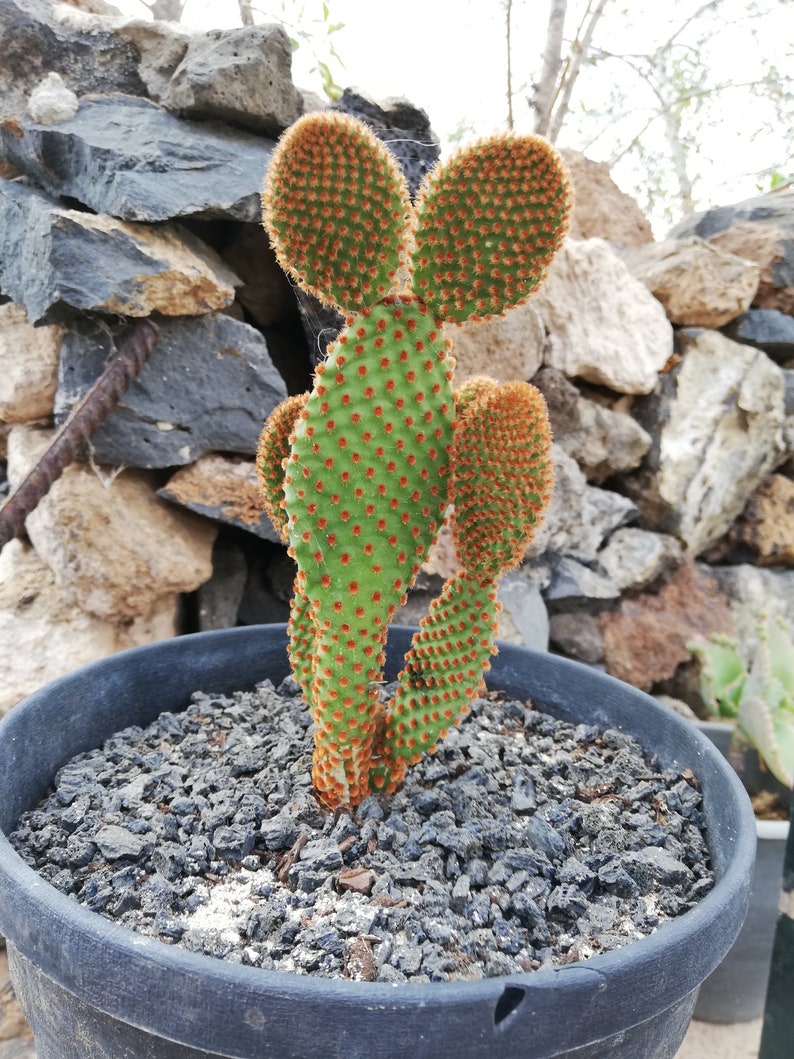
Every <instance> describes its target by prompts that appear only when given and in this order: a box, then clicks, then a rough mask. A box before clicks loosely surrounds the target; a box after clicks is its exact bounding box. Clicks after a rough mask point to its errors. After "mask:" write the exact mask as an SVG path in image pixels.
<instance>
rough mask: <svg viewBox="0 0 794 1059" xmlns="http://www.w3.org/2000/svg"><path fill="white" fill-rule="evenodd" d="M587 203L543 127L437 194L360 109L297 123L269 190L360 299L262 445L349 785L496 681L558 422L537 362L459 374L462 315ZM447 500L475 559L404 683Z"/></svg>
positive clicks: (314, 258)
mask: <svg viewBox="0 0 794 1059" xmlns="http://www.w3.org/2000/svg"><path fill="white" fill-rule="evenodd" d="M569 211H570V193H569V188H568V182H567V179H566V176H565V173H564V170H563V168H562V165H561V163H560V161H559V158H558V157H557V155H556V153H555V152H554V151H553V149H552V148H551V147H550V146H549V145H548V144H547V143H545V141H543V140H541V139H539V138H537V137H532V136H530V137H519V136H513V135H497V136H493V137H490V138H488V139H486V140H484V141H481V142H480V143H478V144H474V145H473V146H471V147H469V148H464V149H463V150H460V151H458V152H457V153H456V154H455V155H454V156H453V157H452V158H451V159H450V160H449V162H447V163H445V164H444V165H442V166H439V167H438V168H437V169H436V170H434V171H433V173H432V174H430V177H429V178H428V180H427V181H426V184H425V185H424V186H423V188H422V189H421V190H420V193H419V197H418V200H417V204H416V207H412V206H411V204H410V202H409V199H408V194H407V190H406V186H405V181H404V180H403V178H402V175H401V173H400V171H399V169H398V167H397V165H396V163H395V161H394V159H393V157H392V155H391V153H390V152H389V151H388V149H387V148H386V147H385V146H384V145H383V144H382V143H381V142H380V141H379V140H378V139H377V138H376V137H375V135H374V134H373V133H371V132H370V131H369V129H368V128H367V127H366V126H365V125H364V124H362V123H361V122H359V121H357V120H356V119H353V118H349V117H347V116H345V115H340V114H336V113H331V112H323V113H320V114H312V115H309V116H307V117H305V118H302V119H300V120H299V121H298V122H297V123H296V124H295V125H294V126H292V128H290V129H289V130H288V131H287V132H286V133H285V135H284V136H283V137H282V139H281V141H280V143H279V145H278V148H277V150H276V153H275V155H274V158H273V161H272V163H271V167H270V171H269V173H268V181H267V185H266V188H265V195H264V223H265V227H266V228H267V231H268V233H269V235H270V238H271V241H272V243H273V246H274V249H275V251H276V255H277V257H278V259H279V261H280V262H281V264H282V266H283V267H284V268H285V269H286V270H287V272H288V273H289V274H290V275H291V276H292V278H293V279H294V280H295V282H296V283H298V284H299V285H300V286H301V287H303V288H304V289H305V290H307V291H310V292H311V293H313V294H315V295H316V296H317V297H319V298H320V299H321V300H322V301H324V302H325V303H327V304H330V305H335V306H337V307H339V308H340V309H342V310H343V311H344V312H345V313H347V314H348V315H347V317H346V326H345V329H344V331H343V332H342V333H341V334H340V335H339V337H338V339H337V341H336V342H335V343H334V344H333V345H332V346H331V347H329V354H328V359H327V360H326V361H325V363H323V364H321V365H320V366H319V367H318V369H317V372H316V375H315V380H314V385H313V388H312V391H311V393H310V394H309V395H308V397H306V396H301V397H293V398H289V399H288V401H287V402H285V403H284V404H283V405H281V406H280V408H279V409H277V410H276V411H275V412H274V413H273V415H272V416H271V417H270V419H269V420H268V422H267V424H266V425H265V429H264V431H263V434H262V439H261V442H260V446H259V454H258V464H259V469H260V476H261V480H262V485H263V489H264V492H265V502H266V506H267V510H268V512H269V514H270V516H271V518H272V520H273V522H274V525H275V526H276V527H277V529H278V531H279V533H280V534H281V535H282V537H283V538H284V539H285V540H287V541H288V542H289V546H290V553H291V555H292V556H293V557H294V558H295V560H296V562H297V566H298V574H297V577H296V582H295V596H294V600H293V607H292V614H291V618H290V655H291V660H292V665H293V670H294V673H295V676H296V679H297V680H298V681H299V682H300V684H301V687H302V690H303V694H304V696H305V698H306V700H307V702H308V704H309V707H310V710H311V713H312V717H313V720H314V722H315V726H316V727H315V751H314V767H313V780H314V787H315V791H316V793H317V796H318V798H319V799H320V800H321V801H322V802H323V803H324V804H325V805H327V806H328V807H332V808H333V807H336V806H340V805H342V806H353V805H356V804H358V803H359V802H361V801H362V800H363V799H364V798H366V797H367V796H368V795H369V794H370V793H372V792H378V791H389V790H393V789H395V787H396V786H397V785H398V784H399V782H400V781H401V779H402V777H403V775H404V772H405V767H406V765H407V764H410V762H411V761H413V760H415V759H416V758H417V757H418V756H419V755H420V754H421V753H422V752H423V751H424V750H427V749H431V748H432V747H433V745H434V744H435V743H436V742H437V740H438V738H439V737H440V736H442V735H443V734H444V733H445V731H446V730H447V729H448V728H449V727H450V726H451V725H452V724H454V723H456V721H457V720H458V719H459V718H460V716H461V715H462V714H463V712H465V709H466V704H467V702H468V700H469V699H470V698H471V697H472V696H473V695H475V694H476V693H477V691H478V689H479V688H480V686H481V682H482V677H483V673H484V671H485V670H486V669H487V668H488V665H489V659H490V656H491V654H492V653H493V651H494V647H493V641H494V632H495V626H496V615H497V611H498V603H497V599H496V584H497V579H498V577H499V576H500V575H501V574H502V573H503V572H504V571H505V570H509V569H511V568H512V567H514V566H515V565H517V564H518V563H519V562H520V561H521V558H522V556H523V554H524V551H525V550H526V547H527V545H528V543H529V541H530V540H531V538H532V535H533V533H534V530H535V528H536V526H537V525H538V524H539V523H540V521H541V520H542V518H543V513H544V509H545V506H546V505H547V503H548V500H549V495H550V490H551V481H552V472H551V463H550V459H549V447H550V440H551V439H550V430H549V424H548V418H547V415H546V410H545V404H544V402H543V398H542V396H541V395H540V393H539V392H538V391H537V390H536V389H535V388H534V387H532V386H530V385H529V384H527V383H510V384H507V385H504V386H500V385H499V384H497V383H495V382H493V381H492V380H490V379H485V378H477V379H473V380H471V381H470V382H469V383H468V384H467V385H466V386H465V387H463V388H462V389H461V390H460V391H459V392H458V393H457V394H453V391H452V367H453V362H452V360H451V357H450V349H449V345H450V344H449V340H448V339H446V338H445V336H444V333H443V330H442V324H443V323H445V322H456V323H459V322H462V321H463V320H466V319H469V318H475V319H481V318H485V317H488V316H491V315H496V314H501V313H503V312H504V311H505V310H507V309H509V308H510V307H512V306H513V305H516V304H519V303H520V302H522V301H523V300H525V298H526V297H527V296H528V295H529V294H530V293H531V292H532V290H533V289H534V288H535V287H536V286H537V285H538V284H539V283H540V282H541V281H542V279H543V276H544V274H545V270H546V269H547V267H548V265H549V263H550V261H551V258H552V256H553V254H554V252H555V251H556V249H557V248H558V246H559V244H560V243H561V241H562V239H563V237H564V235H565V232H566V231H567V226H568V214H569ZM450 505H452V506H451V507H450ZM445 517H447V518H449V519H450V520H451V522H452V527H453V534H454V539H455V542H456V547H457V551H458V555H459V558H460V562H461V566H462V569H461V571H460V573H459V574H457V575H456V576H455V577H454V578H451V579H450V580H449V581H448V582H447V584H446V585H445V586H444V589H443V590H442V592H441V594H440V596H439V597H438V599H437V600H435V601H434V603H433V605H432V606H431V609H430V613H429V614H428V616H427V617H426V618H425V619H424V621H423V622H422V623H421V626H420V629H419V630H418V632H417V633H416V635H415V637H414V640H413V643H412V646H411V648H410V650H409V652H408V654H407V656H406V662H405V668H404V669H403V672H402V673H401V674H400V677H399V681H398V691H397V694H396V695H395V697H394V699H393V701H392V702H390V703H387V704H384V703H383V702H382V701H381V696H380V684H381V679H382V677H381V673H382V666H383V662H384V645H385V642H386V635H387V630H388V625H389V622H390V621H391V619H392V617H393V615H394V612H395V610H396V609H397V607H398V606H400V604H401V603H402V601H403V600H404V599H405V595H406V593H407V591H408V589H409V588H410V587H411V585H412V584H413V582H414V580H415V578H416V575H417V573H418V572H419V569H420V567H421V564H422V562H423V561H424V559H425V558H426V557H427V554H428V551H429V549H430V547H431V545H432V543H433V541H434V539H435V537H436V536H437V534H438V531H439V529H440V527H441V525H442V523H443V521H444V519H445Z"/></svg>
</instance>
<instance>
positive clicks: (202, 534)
mask: <svg viewBox="0 0 794 1059" xmlns="http://www.w3.org/2000/svg"><path fill="white" fill-rule="evenodd" d="M51 440H52V432H51V431H48V430H33V429H31V428H29V427H26V426H18V427H14V429H13V430H12V431H11V434H10V436H9V441H8V471H9V479H10V480H11V484H12V486H14V487H15V486H16V485H18V484H19V482H20V480H21V479H22V477H23V476H24V475H25V474H26V473H27V472H28V471H29V470H30V468H31V467H32V466H33V464H34V463H35V461H36V460H37V459H38V458H39V457H40V456H41V454H42V452H43V451H44V450H45V449H46V447H47V445H48V444H49V443H50V441H51ZM101 475H102V476H101ZM154 486H155V481H154V480H153V476H152V475H151V474H149V473H147V472H144V471H135V470H127V471H123V472H122V473H121V474H118V475H116V476H113V475H112V474H111V473H110V469H109V468H104V469H99V470H97V469H95V468H94V467H91V466H88V465H86V464H74V463H73V464H72V465H71V466H70V467H67V468H66V470H65V471H64V474H63V476H62V477H61V478H59V479H58V480H57V481H56V482H55V483H54V484H53V486H52V488H51V489H50V491H49V492H48V493H47V495H46V496H45V497H44V499H43V500H42V501H41V503H40V504H39V505H38V507H37V508H36V510H35V511H33V512H32V513H31V514H30V515H28V518H27V522H26V530H27V533H28V536H29V537H30V540H31V542H32V543H33V546H34V547H35V549H36V552H37V553H38V555H39V556H40V557H41V559H42V560H43V561H44V562H45V563H46V565H47V566H48V567H49V568H50V570H51V571H52V572H53V574H54V577H55V581H56V584H57V585H58V587H59V588H60V589H61V590H62V591H64V592H66V593H68V594H69V595H70V596H71V598H72V599H73V600H74V601H75V603H77V605H78V606H79V607H80V608H81V610H84V611H86V612H87V613H88V614H92V615H94V616H95V617H98V618H102V619H104V620H105V621H110V622H113V623H119V622H122V621H124V620H125V619H129V618H133V619H134V618H139V617H148V616H150V615H151V614H152V613H153V612H154V611H156V610H160V609H161V607H162V600H163V599H164V598H165V597H173V596H174V595H175V594H176V593H179V592H191V591H193V590H194V589H196V588H198V586H199V585H200V584H202V582H204V581H206V580H207V579H208V578H209V576H210V574H211V573H212V566H211V555H212V544H213V541H214V540H215V534H216V527H215V526H214V525H213V523H211V522H209V521H208V520H207V519H202V518H199V517H198V516H197V515H193V514H191V513H190V512H188V511H181V510H179V509H178V508H176V507H174V506H173V504H168V503H166V501H164V500H161V499H160V498H159V497H157V496H156V495H155V492H154Z"/></svg>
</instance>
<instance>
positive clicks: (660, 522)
mask: <svg viewBox="0 0 794 1059" xmlns="http://www.w3.org/2000/svg"><path fill="white" fill-rule="evenodd" d="M679 337H680V341H681V348H682V350H683V357H682V360H681V362H680V364H678V365H677V366H676V367H675V368H674V369H673V370H672V371H671V372H670V373H669V374H667V375H665V376H662V378H661V380H660V382H659V384H658V385H657V388H656V391H655V393H654V394H653V395H652V396H650V397H648V398H643V399H640V400H639V401H638V402H637V403H636V412H637V415H638V417H639V418H640V421H641V422H642V423H643V424H644V425H645V426H646V427H648V429H649V430H650V432H651V435H652V437H653V446H652V448H651V451H650V453H649V454H648V456H647V457H646V461H645V466H644V468H643V469H642V470H641V471H639V472H637V473H635V474H633V475H630V476H627V477H626V479H625V484H626V488H627V490H628V492H629V494H630V495H631V496H632V497H634V498H635V499H636V501H637V504H638V506H639V508H640V510H641V511H642V514H643V517H644V518H645V520H646V522H647V523H648V524H649V525H651V526H653V527H655V528H657V529H661V530H664V531H666V532H668V533H672V534H674V535H675V536H677V537H679V538H680V539H681V540H682V541H684V543H685V544H686V545H687V547H688V548H689V549H690V550H691V551H692V552H693V553H694V554H696V555H697V554H699V553H700V552H702V551H704V550H705V549H706V548H708V547H709V545H711V544H713V543H714V542H715V541H717V540H719V538H720V537H721V536H722V535H723V534H724V533H725V531H726V530H727V529H728V527H729V525H730V524H731V522H732V521H733V520H734V519H735V518H736V517H737V515H739V514H740V513H741V511H742V509H743V508H744V506H745V504H746V503H747V500H748V498H749V496H750V495H751V494H752V493H753V491H754V490H755V489H756V487H757V486H758V485H759V484H760V482H761V480H762V479H763V477H764V475H766V474H768V473H769V471H771V470H773V469H774V468H775V467H776V466H777V465H778V464H779V463H781V462H782V460H783V459H784V457H785V442H784V435H783V428H784V378H783V372H782V371H781V369H780V368H779V367H778V366H777V365H776V364H775V363H774V362H773V361H771V360H770V359H769V357H767V356H766V354H765V353H763V352H762V351H761V350H756V349H753V348H752V347H751V346H745V345H740V344H739V343H737V342H732V341H731V340H730V339H728V338H726V337H725V336H724V335H721V334H720V333H719V332H717V331H689V330H687V331H682V332H681V333H680V336H679Z"/></svg>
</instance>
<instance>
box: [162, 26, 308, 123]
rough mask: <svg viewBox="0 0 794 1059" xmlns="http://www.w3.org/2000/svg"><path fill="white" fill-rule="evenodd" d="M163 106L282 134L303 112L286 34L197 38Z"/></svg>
mask: <svg viewBox="0 0 794 1059" xmlns="http://www.w3.org/2000/svg"><path fill="white" fill-rule="evenodd" d="M163 103H164V104H165V106H167V107H168V108H169V109H170V110H179V111H182V112H183V113H185V114H192V115H195V116H196V117H202V118H207V117H217V118H222V119H223V120H224V121H228V122H231V123H232V124H238V125H243V126H244V127H245V128H248V129H253V130H254V131H256V132H261V133H265V134H268V135H271V136H274V135H278V133H279V132H280V131H281V130H282V129H285V128H286V127H287V126H288V125H291V124H292V123H293V122H294V121H296V120H297V119H298V118H299V117H300V116H301V114H302V113H303V96H302V95H301V93H300V92H299V91H298V89H297V88H295V86H294V85H293V83H292V48H291V45H290V41H289V37H288V36H287V33H286V30H285V29H284V27H283V26H280V25H269V26H243V27H242V28H241V29H213V30H209V32H207V33H197V34H195V36H193V37H191V39H190V41H189V43H188V46H187V51H186V52H185V56H184V58H183V59H182V62H181V63H180V64H179V66H178V67H177V69H176V70H175V71H174V75H173V77H172V78H171V84H170V85H169V87H168V90H167V92H166V93H165V95H164V97H163Z"/></svg>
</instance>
